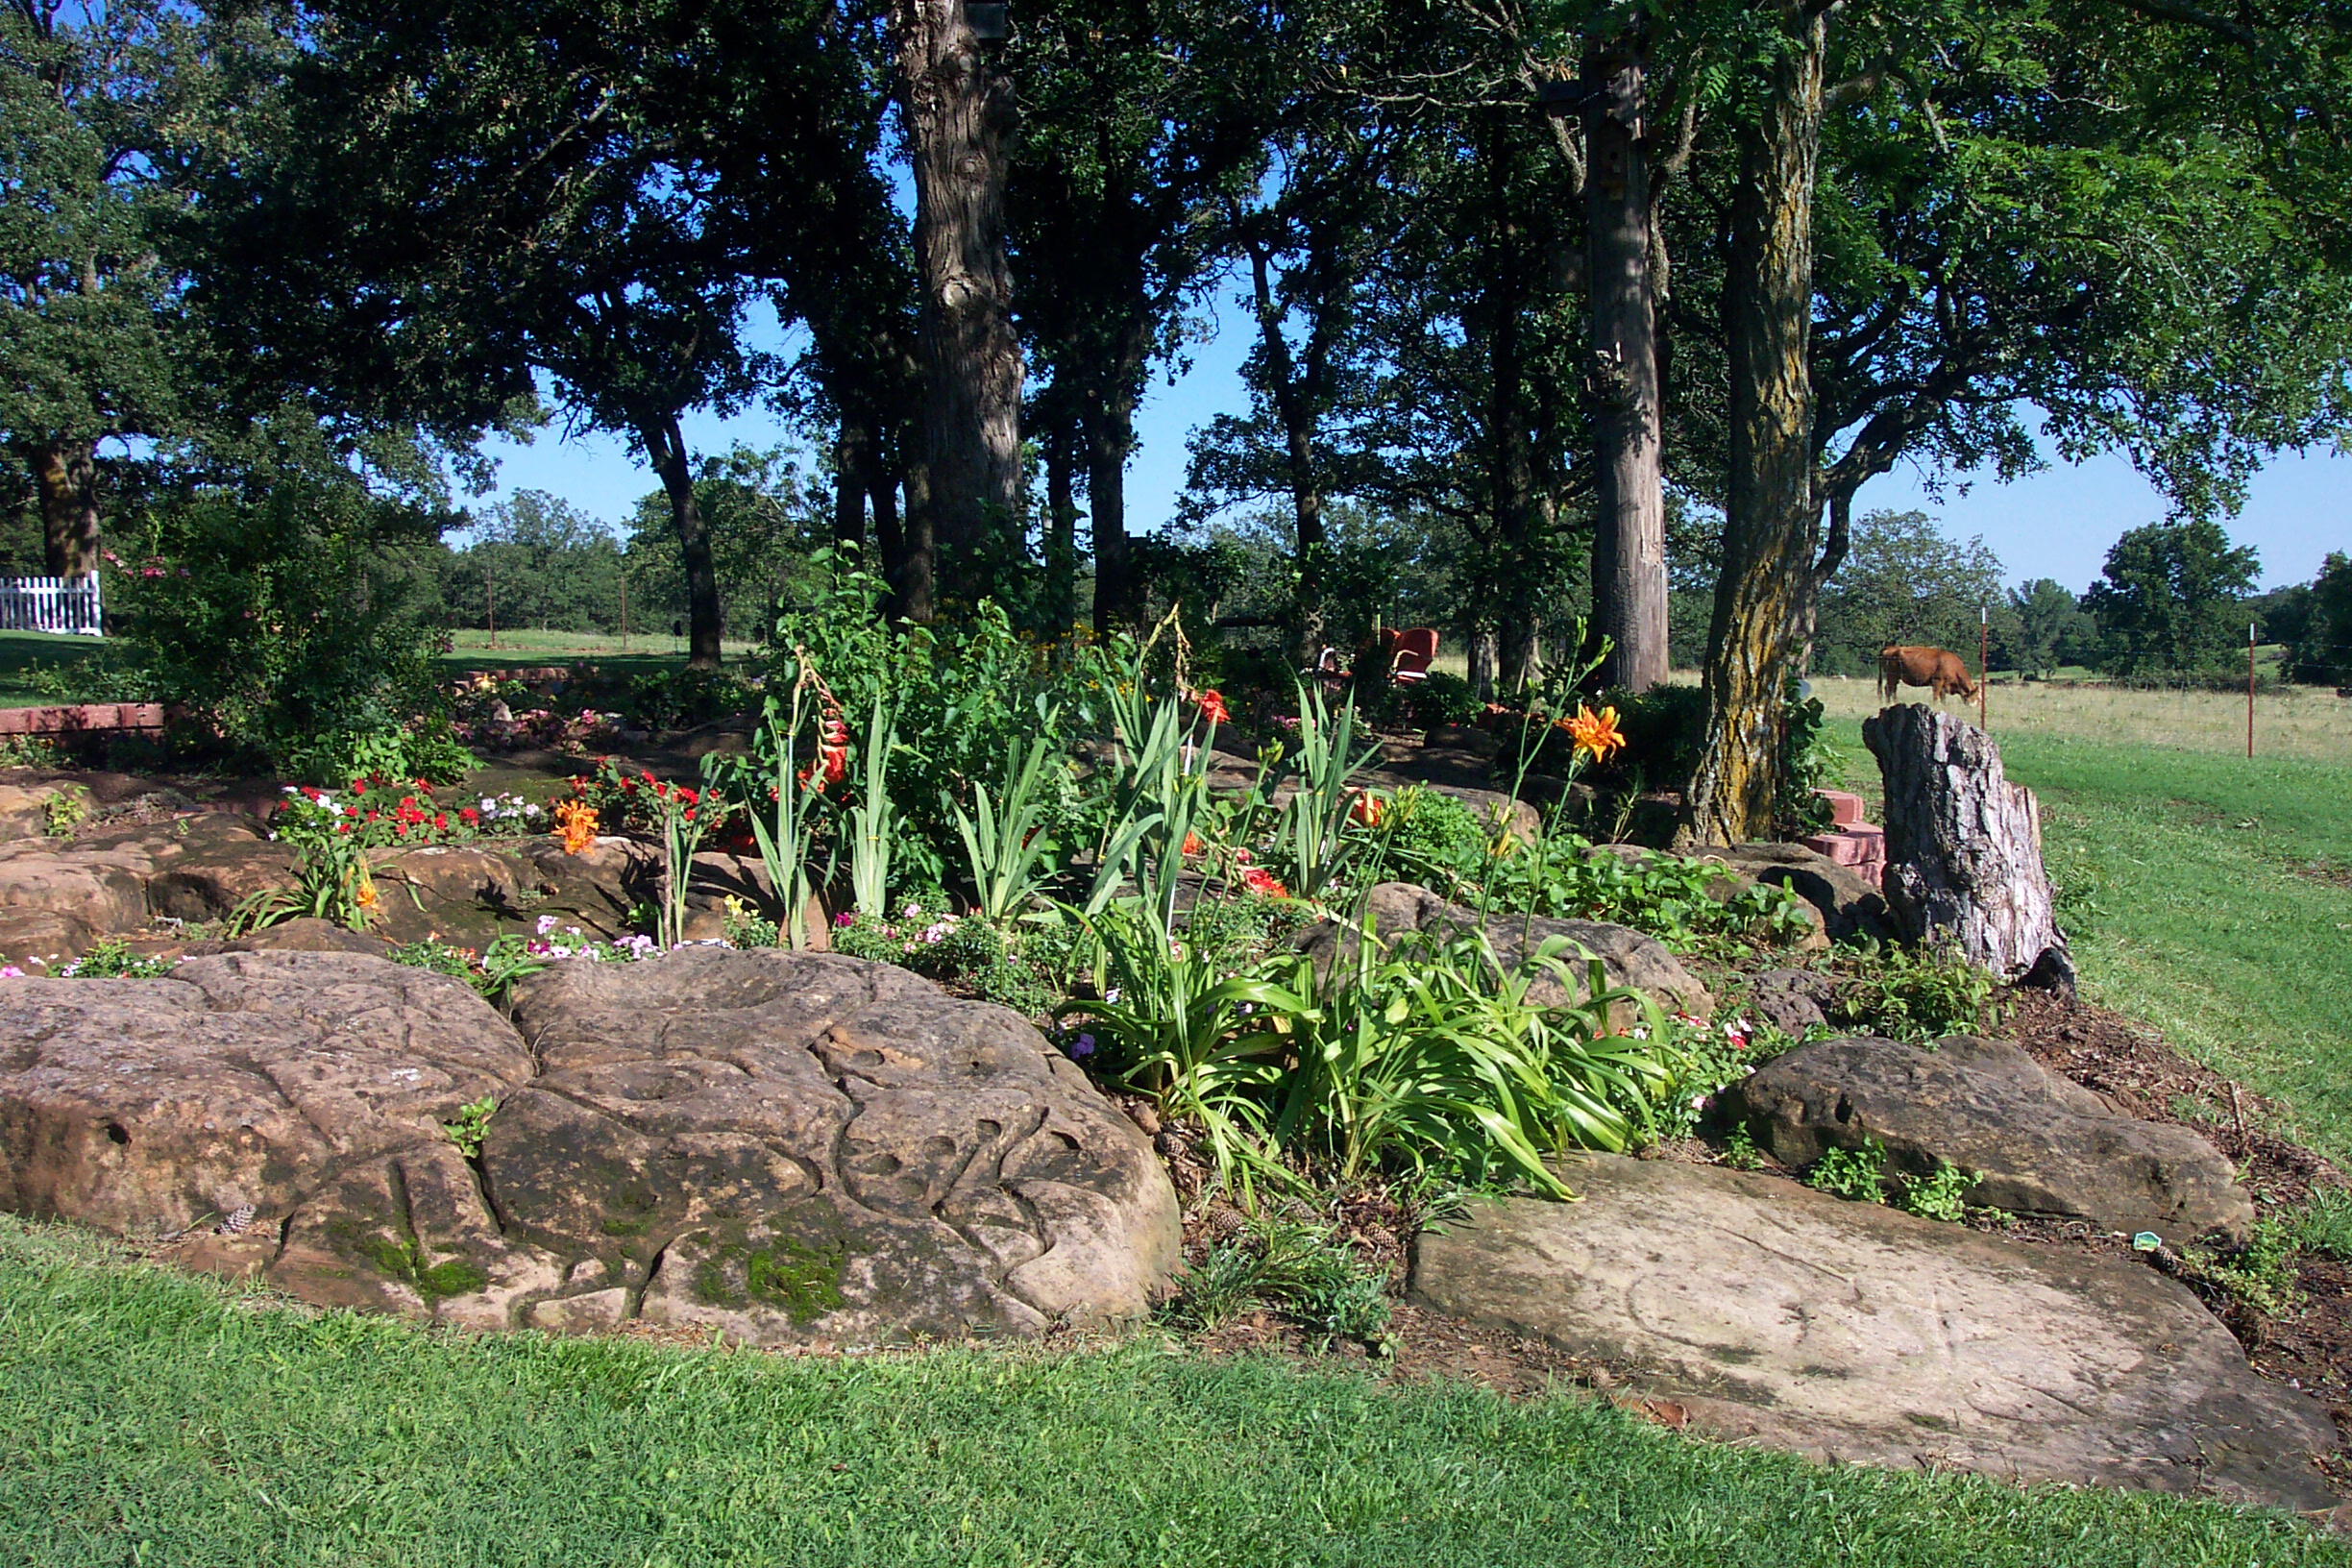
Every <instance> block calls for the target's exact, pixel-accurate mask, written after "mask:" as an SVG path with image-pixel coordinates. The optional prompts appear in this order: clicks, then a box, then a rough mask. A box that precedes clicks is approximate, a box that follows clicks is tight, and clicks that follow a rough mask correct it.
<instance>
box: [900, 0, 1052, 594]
mask: <svg viewBox="0 0 2352 1568" xmlns="http://www.w3.org/2000/svg"><path fill="white" fill-rule="evenodd" d="M891 23H892V28H893V31H894V34H895V39H894V41H895V43H896V47H897V55H898V74H899V84H898V86H899V96H900V101H901V103H902V104H903V106H904V108H905V110H906V115H907V123H908V124H909V126H910V127H911V128H912V131H913V135H912V137H911V140H912V142H913V149H912V151H913V163H914V171H915V257H916V266H917V269H918V273H919V278H920V280H921V289H922V308H921V313H920V318H919V323H920V336H921V358H922V389H923V390H922V397H923V421H922V423H923V429H924V432H925V437H926V440H927V442H928V445H929V457H930V466H931V474H930V481H931V500H932V506H931V512H932V514H933V515H932V529H933V537H934V540H935V542H936V543H937V545H938V546H939V547H940V548H942V549H944V550H946V551H948V552H949V554H950V555H951V556H953V557H955V558H957V559H959V560H962V559H966V558H968V557H970V556H973V555H974V554H992V553H1000V552H1008V551H1012V550H1015V549H1017V546H1018V544H1019V541H1020V517H1021V504H1020V502H1021V494H1020V487H1021V465H1020V400H1021V357H1020V340H1019V338H1018V337H1017V335H1016V334H1015V332H1014V330H1013V273H1012V268H1011V267H1010V265H1009V264H1008V263H1007V261H1006V258H1005V209H1004V189H1005V170H1006V164H1007V162H1008V159H1009V157H1010V153H1011V148H1012V140H1013V122H1014V104H1013V88H1012V84H1011V83H1010V82H1009V81H1008V80H1007V79H1006V78H1005V76H1004V75H1003V74H1002V73H1001V72H1000V71H998V70H997V69H996V66H995V61H993V60H992V58H991V57H990V56H989V55H988V54H987V53H986V52H985V51H984V50H983V48H982V46H981V45H980V43H979V42H978V40H976V39H975V38H974V37H972V32H971V28H970V27H969V25H968V23H967V22H966V20H965V10H964V4H963V0H894V4H893V5H892V8H891Z"/></svg>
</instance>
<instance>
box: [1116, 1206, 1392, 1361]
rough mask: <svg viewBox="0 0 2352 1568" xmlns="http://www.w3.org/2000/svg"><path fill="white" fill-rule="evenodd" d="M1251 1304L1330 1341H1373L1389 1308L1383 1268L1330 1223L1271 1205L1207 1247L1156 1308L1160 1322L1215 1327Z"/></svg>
mask: <svg viewBox="0 0 2352 1568" xmlns="http://www.w3.org/2000/svg"><path fill="white" fill-rule="evenodd" d="M1252 1308H1264V1309H1266V1310H1269V1311H1276V1312H1279V1313H1281V1314H1282V1315H1284V1316H1285V1317H1287V1318H1289V1319H1290V1320H1291V1321H1293V1322H1295V1323H1297V1324H1298V1325H1299V1326H1300V1327H1301V1328H1303V1329H1305V1330H1306V1331H1307V1332H1308V1334H1309V1335H1313V1336H1315V1337H1316V1338H1318V1339H1320V1340H1321V1341H1322V1342H1323V1343H1325V1344H1327V1345H1328V1344H1329V1343H1330V1342H1331V1341H1332V1340H1334V1339H1355V1340H1360V1341H1362V1342H1363V1343H1366V1344H1378V1343H1380V1341H1381V1336H1382V1331H1383V1330H1384V1329H1385V1328H1386V1327H1387V1325H1388V1318H1389V1315H1390V1313H1391V1312H1392V1311H1393V1310H1394V1309H1393V1307H1392V1305H1391V1303H1390V1301H1389V1299H1388V1292H1387V1288H1386V1283H1385V1281H1384V1280H1383V1278H1382V1277H1381V1274H1380V1272H1379V1271H1378V1270H1377V1269H1374V1268H1372V1267H1370V1266H1368V1265H1367V1264H1365V1263H1364V1262H1361V1261H1360V1260H1359V1259H1358V1257H1357V1256H1356V1249H1355V1248H1354V1247H1352V1246H1350V1245H1349V1244H1347V1243H1346V1242H1344V1241H1338V1240H1335V1239H1334V1238H1333V1237H1332V1234H1331V1228H1330V1227H1329V1226H1326V1225H1321V1224H1317V1223H1315V1222H1314V1221H1313V1220H1311V1219H1308V1218H1301V1217H1297V1216H1294V1215H1290V1214H1287V1213H1278V1212H1276V1211H1274V1210H1273V1209H1270V1208H1269V1209H1267V1210H1265V1211H1262V1212H1261V1213H1258V1214H1255V1215H1253V1216H1251V1218H1250V1219H1249V1221H1248V1222H1247V1224H1246V1225H1244V1227H1243V1228H1242V1229H1241V1231H1240V1232H1239V1233H1238V1234H1237V1235H1235V1236H1233V1237H1228V1238H1227V1239H1225V1240H1223V1241H1219V1242H1217V1243H1216V1244H1215V1245H1213V1246H1212V1247H1211V1248H1210V1249H1209V1253H1208V1256H1207V1257H1205V1258H1203V1259H1202V1260H1201V1261H1200V1262H1198V1263H1197V1264H1195V1265H1194V1266H1193V1267H1192V1268H1191V1269H1189V1270H1188V1271H1187V1272H1186V1274H1185V1275H1184V1277H1183V1279H1182V1280H1180V1281H1179V1282H1178V1286H1177V1293H1176V1295H1175V1296H1174V1297H1173V1298H1171V1299H1170V1300H1169V1301H1168V1303H1167V1304H1166V1305H1165V1306H1164V1307H1163V1308H1161V1310H1160V1317H1161V1321H1163V1322H1164V1323H1168V1324H1171V1325H1173V1326H1175V1327H1178V1328H1183V1329H1193V1330H1207V1329H1214V1328H1216V1327H1218V1326H1219V1325H1220V1324H1222V1323H1225V1322H1227V1321H1229V1320H1230V1319H1232V1318H1233V1317H1235V1316H1237V1314H1239V1313H1241V1312H1244V1311H1249V1310H1250V1309H1252Z"/></svg>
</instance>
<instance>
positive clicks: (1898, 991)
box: [1829, 943, 1993, 1041]
mask: <svg viewBox="0 0 2352 1568" xmlns="http://www.w3.org/2000/svg"><path fill="white" fill-rule="evenodd" d="M1838 981H1839V983H1838V988H1837V992H1836V995H1835V997H1834V998H1833V999H1832V1001H1831V1003H1830V1006H1829V1016H1830V1018H1831V1019H1832V1021H1834V1022H1837V1023H1840V1024H1843V1025H1845V1026H1847V1027H1850V1028H1861V1029H1869V1030H1872V1031H1873V1032H1874V1033H1877V1034H1881V1035H1884V1036H1886V1037H1887V1038H1888V1039H1890V1040H1915V1041H1925V1040H1936V1039H1940V1038H1942V1037H1943V1036H1945V1035H1952V1034H1964V1033H1972V1032H1974V1031H1976V1030H1979V1029H1982V1028H1983V1027H1984V1026H1985V1013H1986V1009H1987V1008H1988V1007H1989V1006H1990V1005H1991V1002H1992V998H1993V977H1992V975H1990V974H1988V973H1986V972H1985V971H1984V970H1983V969H1980V968H1976V966H1974V965H1973V964H1971V963H1970V962H1969V961H1968V960H1967V959H1965V958H1963V957H1962V956H1961V955H1960V954H1959V952H1958V951H1956V950H1954V949H1951V948H1948V947H1942V946H1922V947H1905V946H1900V945H1897V944H1894V943H1868V944H1866V945H1865V946H1863V947H1862V948H1861V949H1859V950H1858V951H1856V952H1855V953H1853V954H1852V955H1851V956H1850V957H1848V958H1847V959H1846V960H1845V961H1844V962H1843V964H1842V965H1841V966H1840V972H1839V977H1838Z"/></svg>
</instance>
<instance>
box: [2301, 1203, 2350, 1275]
mask: <svg viewBox="0 0 2352 1568" xmlns="http://www.w3.org/2000/svg"><path fill="white" fill-rule="evenodd" d="M2294 1237H2295V1240H2296V1242H2297V1243H2298V1244H2300V1245H2302V1246H2305V1247H2308V1248H2310V1249H2311V1250H2312V1251H2314V1252H2323V1253H2325V1254H2327V1255H2328V1256H2329V1257H2330V1258H2333V1259H2335V1260H2336V1261H2337V1262H2352V1189H2346V1188H2340V1187H2322V1188H2315V1189H2314V1190H2313V1192H2312V1195H2311V1202H2310V1203H2308V1204H2307V1205H2305V1206H2304V1210H2303V1212H2302V1213H2299V1214H2297V1215H2296V1216H2295V1219H2294Z"/></svg>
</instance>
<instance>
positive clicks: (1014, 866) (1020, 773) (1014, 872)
mask: <svg viewBox="0 0 2352 1568" xmlns="http://www.w3.org/2000/svg"><path fill="white" fill-rule="evenodd" d="M1055 717H1056V714H1055V710H1052V709H1048V710H1046V712H1045V714H1044V715H1043V716H1042V719H1043V727H1044V729H1045V730H1046V732H1047V733H1046V734H1044V735H1040V736H1039V737H1038V738H1037V739H1036V740H1034V741H1032V742H1030V743H1029V748H1028V755H1027V757H1026V759H1025V760H1024V759H1023V757H1022V755H1021V751H1020V749H1019V748H1018V747H1015V748H1013V749H1012V750H1009V751H1007V752H1006V753H1005V771H1004V779H1003V782H1002V784H1001V785H1000V786H999V787H998V789H997V793H996V795H995V796H994V797H993V798H991V796H990V795H989V792H988V786H987V785H985V784H977V783H976V784H974V785H973V786H972V796H973V804H972V811H971V814H970V815H966V813H965V811H964V808H963V807H962V806H960V805H957V804H956V803H955V802H953V801H952V800H951V801H947V802H944V804H945V805H946V807H947V809H948V812H949V813H950V815H952V816H953V817H954V819H955V824H956V833H957V835H958V836H959V837H960V838H962V839H963V841H964V852H965V854H966V856H967V858H968V864H969V866H970V867H971V880H972V887H973V889H974V892H975V894H976V900H975V902H976V907H977V909H978V912H979V913H980V915H981V916H982V917H983V918H984V919H989V920H1005V919H1011V918H1012V917H1013V916H1014V915H1016V914H1017V913H1019V912H1020V910H1021V909H1022V908H1024V907H1025V906H1026V905H1027V904H1028V903H1029V901H1030V900H1031V899H1032V898H1035V897H1036V896H1037V895H1038V894H1040V893H1041V892H1043V891H1044V889H1045V887H1046V886H1047V884H1048V883H1050V882H1051V881H1052V880H1053V877H1054V873H1055V871H1056V870H1057V869H1058V868H1057V867H1056V865H1055V862H1054V853H1055V849H1056V845H1055V844H1054V842H1053V840H1051V839H1050V838H1047V837H1046V836H1045V814H1046V808H1047V806H1048V803H1049V801H1050V799H1051V798H1052V793H1051V792H1052V791H1053V788H1054V786H1055V784H1056V783H1057V782H1058V780H1057V777H1056V775H1057V774H1058V773H1059V772H1060V771H1061V770H1062V768H1063V762H1062V759H1061V758H1060V757H1059V756H1058V755H1056V754H1055V752H1054V748H1053V741H1052V740H1051V739H1049V738H1048V737H1049V736H1050V735H1051V734H1052V732H1053V730H1054V727H1055V726H1054V719H1055ZM863 903H864V901H863V900H862V899H861V900H860V906H861V907H863Z"/></svg>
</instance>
